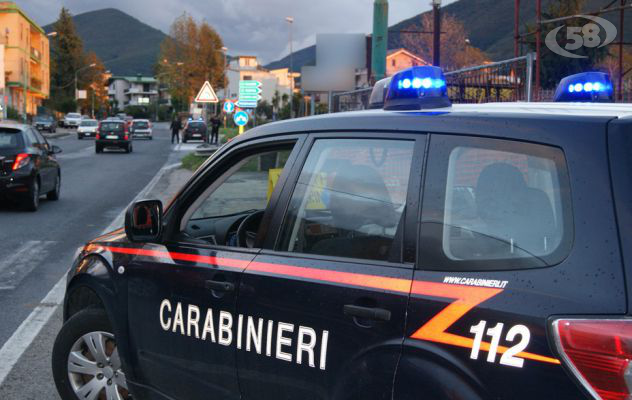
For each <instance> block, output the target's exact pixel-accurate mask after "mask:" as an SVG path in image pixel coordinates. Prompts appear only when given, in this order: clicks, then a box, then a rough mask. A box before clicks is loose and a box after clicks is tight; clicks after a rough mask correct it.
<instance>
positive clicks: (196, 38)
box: [156, 13, 225, 109]
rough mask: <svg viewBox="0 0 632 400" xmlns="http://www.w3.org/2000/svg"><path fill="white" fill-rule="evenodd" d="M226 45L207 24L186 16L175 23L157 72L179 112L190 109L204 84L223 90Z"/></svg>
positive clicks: (160, 57)
mask: <svg viewBox="0 0 632 400" xmlns="http://www.w3.org/2000/svg"><path fill="white" fill-rule="evenodd" d="M223 45H224V44H223V42H222V38H221V37H220V36H219V34H218V33H217V32H216V31H215V30H214V29H213V28H212V27H211V26H210V25H209V24H208V23H206V22H204V21H203V22H201V23H198V22H196V21H195V20H194V19H193V17H191V16H190V15H189V14H186V13H184V14H182V15H181V16H180V17H178V18H176V19H175V21H174V22H173V24H172V25H171V29H170V31H169V36H168V37H167V38H165V40H164V41H163V42H162V44H161V46H160V55H159V58H158V63H157V65H156V72H157V74H158V76H160V80H161V81H162V82H165V83H167V85H168V86H169V88H170V93H171V96H172V98H173V99H174V104H177V105H179V107H180V109H184V108H187V107H188V104H190V103H191V101H192V100H193V96H195V94H196V92H197V90H199V88H201V87H202V85H203V84H204V81H206V80H208V81H209V82H210V83H211V85H212V86H213V87H214V88H215V89H218V88H223V87H224V83H225V78H224V54H223V53H222V47H223Z"/></svg>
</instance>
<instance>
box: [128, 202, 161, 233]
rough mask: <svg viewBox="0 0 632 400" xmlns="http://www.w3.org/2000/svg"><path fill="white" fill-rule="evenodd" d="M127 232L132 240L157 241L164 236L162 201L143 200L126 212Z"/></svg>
mask: <svg viewBox="0 0 632 400" xmlns="http://www.w3.org/2000/svg"><path fill="white" fill-rule="evenodd" d="M125 234H126V235H127V238H128V239H129V240H131V241H132V242H153V243H157V242H159V241H160V239H161V237H162V202H161V201H160V200H141V201H137V202H136V203H134V204H132V205H131V206H130V207H129V208H128V209H127V212H126V213H125Z"/></svg>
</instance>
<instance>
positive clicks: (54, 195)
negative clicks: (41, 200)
mask: <svg viewBox="0 0 632 400" xmlns="http://www.w3.org/2000/svg"><path fill="white" fill-rule="evenodd" d="M60 194H61V174H59V172H58V173H57V178H56V179H55V189H53V190H51V191H50V192H48V193H46V198H47V199H48V200H51V201H57V200H59V196H60Z"/></svg>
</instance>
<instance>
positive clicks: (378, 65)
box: [370, 0, 388, 83]
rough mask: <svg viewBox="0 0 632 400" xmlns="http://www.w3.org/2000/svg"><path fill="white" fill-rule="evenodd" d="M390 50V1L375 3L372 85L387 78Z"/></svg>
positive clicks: (377, 0) (384, 0)
mask: <svg viewBox="0 0 632 400" xmlns="http://www.w3.org/2000/svg"><path fill="white" fill-rule="evenodd" d="M387 50H388V0H375V1H374V2H373V35H372V36H371V77H370V80H371V81H372V82H371V83H375V82H377V81H379V80H380V79H382V78H384V77H385V76H386V52H387Z"/></svg>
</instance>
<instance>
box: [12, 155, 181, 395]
mask: <svg viewBox="0 0 632 400" xmlns="http://www.w3.org/2000/svg"><path fill="white" fill-rule="evenodd" d="M179 165H180V163H177V164H171V165H166V166H164V167H162V168H161V169H160V170H159V171H158V173H157V174H156V176H154V178H153V179H152V180H151V181H149V183H148V184H147V186H145V188H144V189H143V190H141V191H140V192H138V194H137V195H136V197H135V198H134V200H132V201H131V202H130V203H129V205H131V204H132V203H134V202H135V201H137V200H138V199H140V198H142V197H141V196H145V195H146V194H147V193H149V192H150V191H151V190H152V189H153V188H154V186H156V184H157V183H158V180H159V179H160V177H162V175H164V173H165V172H166V171H168V170H170V169H174V168H176V167H177V166H179ZM129 205H128V206H127V207H125V208H124V209H123V210H122V211H121V212H120V213H119V215H118V216H117V217H116V218H115V219H114V221H113V222H112V223H111V224H110V225H109V226H108V227H107V228H105V230H103V232H102V233H101V235H104V234H106V233H108V232H111V231H112V230H114V229H116V226H117V225H115V223H117V221H118V220H123V217H124V216H125V211H126V210H127V208H128V207H129ZM113 226H114V228H113ZM65 292H66V274H64V275H63V276H62V277H61V279H59V281H57V283H56V284H55V286H53V288H52V289H51V290H50V292H48V294H47V295H46V296H45V297H44V298H43V299H42V301H40V303H39V304H38V305H37V306H36V307H35V308H34V309H33V311H32V312H31V313H30V314H29V316H28V317H26V319H25V320H24V321H22V323H21V324H20V326H19V327H18V328H17V329H16V330H15V332H13V334H12V335H11V337H10V338H9V339H8V340H7V341H6V342H5V343H4V344H3V345H2V347H1V348H0V386H2V385H3V384H4V381H5V379H6V378H7V376H8V375H9V373H10V372H11V371H12V370H13V367H14V366H15V364H17V363H18V361H19V360H20V357H22V354H24V352H25V351H26V349H28V348H29V346H30V345H31V343H33V341H34V340H35V338H36V337H37V336H38V335H39V333H40V332H41V330H42V328H44V326H45V325H46V324H47V323H48V321H49V320H50V318H51V317H52V316H53V314H54V313H55V311H56V310H57V307H59V306H60V305H61V304H62V303H63V301H64V294H65Z"/></svg>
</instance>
